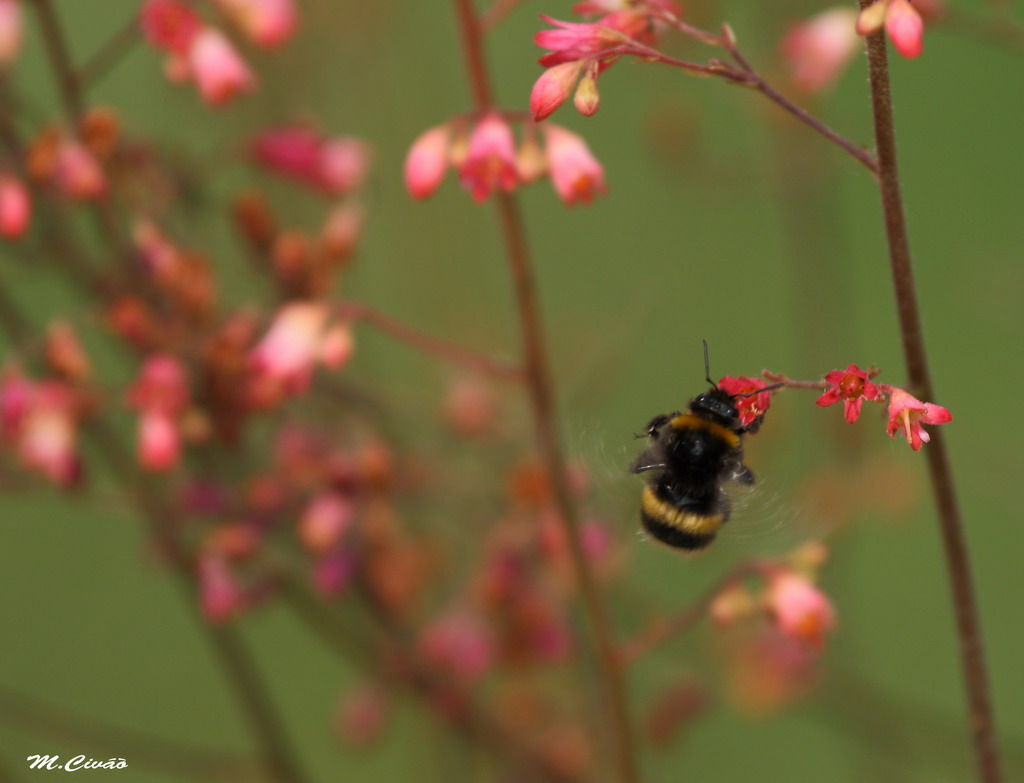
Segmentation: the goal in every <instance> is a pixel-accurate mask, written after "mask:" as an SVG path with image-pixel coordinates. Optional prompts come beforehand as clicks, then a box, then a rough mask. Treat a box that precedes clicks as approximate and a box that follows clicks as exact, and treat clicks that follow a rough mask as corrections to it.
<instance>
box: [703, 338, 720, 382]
mask: <svg viewBox="0 0 1024 783" xmlns="http://www.w3.org/2000/svg"><path fill="white" fill-rule="evenodd" d="M701 342H702V343H704V380H706V381H707V382H708V383H710V384H711V385H712V386H713V387H714V388H716V389H717V388H718V384H717V383H715V382H714V381H713V380H711V362H710V361H708V341H707V340H701Z"/></svg>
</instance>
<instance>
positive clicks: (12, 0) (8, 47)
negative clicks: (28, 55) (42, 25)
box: [0, 0, 25, 69]
mask: <svg viewBox="0 0 1024 783" xmlns="http://www.w3.org/2000/svg"><path fill="white" fill-rule="evenodd" d="M24 32H25V25H24V21H23V20H22V15H21V3H20V2H19V0H0V69H3V68H6V67H7V66H8V65H10V64H11V63H12V62H14V58H15V57H17V56H18V50H19V49H21V40H22V37H23V36H24Z"/></svg>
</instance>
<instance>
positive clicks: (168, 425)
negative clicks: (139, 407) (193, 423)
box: [137, 409, 181, 471]
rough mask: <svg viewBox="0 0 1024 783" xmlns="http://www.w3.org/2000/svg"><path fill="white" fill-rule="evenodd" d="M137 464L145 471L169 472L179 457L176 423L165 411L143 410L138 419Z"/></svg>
mask: <svg viewBox="0 0 1024 783" xmlns="http://www.w3.org/2000/svg"><path fill="white" fill-rule="evenodd" d="M137 449H138V451H137V453H138V459H139V464H140V465H141V466H142V467H144V468H145V469H146V470H151V471H164V470H170V469H171V468H173V467H174V466H175V465H177V464H178V460H179V459H180V457H181V432H180V430H179V427H178V422H177V421H176V420H175V419H174V417H172V416H171V415H169V414H168V413H167V412H166V411H161V410H159V409H153V410H143V411H142V414H141V416H140V417H139V433H138V447H137Z"/></svg>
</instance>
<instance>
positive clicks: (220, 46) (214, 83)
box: [188, 27, 256, 106]
mask: <svg viewBox="0 0 1024 783" xmlns="http://www.w3.org/2000/svg"><path fill="white" fill-rule="evenodd" d="M188 68H189V73H190V74H191V76H192V77H193V78H194V79H195V81H196V85H197V86H198V87H199V94H200V95H201V96H202V98H203V100H204V101H206V102H207V103H209V104H210V105H211V106H223V105H224V104H225V103H227V102H228V101H230V100H231V99H232V98H234V97H235V96H236V95H238V94H239V93H242V92H249V91H251V90H252V89H253V88H254V87H255V85H256V80H255V78H254V77H253V75H252V71H250V70H249V66H248V65H246V63H245V60H243V59H242V57H241V56H240V55H239V54H238V52H237V51H236V50H235V47H234V46H232V45H231V42H230V41H229V40H228V39H227V38H226V37H225V35H224V34H223V33H222V32H220V31H219V30H217V29H215V28H213V27H205V28H203V29H202V30H201V31H200V32H199V33H197V34H196V35H195V37H194V38H193V40H192V45H191V46H190V47H189V49H188Z"/></svg>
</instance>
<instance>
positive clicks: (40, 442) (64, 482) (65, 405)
mask: <svg viewBox="0 0 1024 783" xmlns="http://www.w3.org/2000/svg"><path fill="white" fill-rule="evenodd" d="M77 419H78V416H77V404H76V401H75V398H74V395H73V394H72V392H71V390H70V389H68V388H67V387H66V386H64V385H63V384H61V383H57V382H54V381H49V382H44V383H42V384H39V385H38V386H37V387H36V388H35V389H34V392H33V394H32V399H31V403H30V405H29V408H28V410H27V411H26V412H25V415H24V417H23V419H22V421H21V425H20V427H19V432H18V452H19V454H20V456H21V459H22V462H24V464H25V465H26V466H27V467H29V468H33V469H35V470H38V471H39V472H40V473H42V474H43V475H44V476H46V478H48V479H49V480H50V481H52V482H53V483H54V484H56V485H58V486H61V487H67V486H70V485H72V484H74V483H75V482H76V481H77V480H78V478H79V477H80V475H81V462H80V460H79V457H78V454H77V440H78V421H77Z"/></svg>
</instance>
